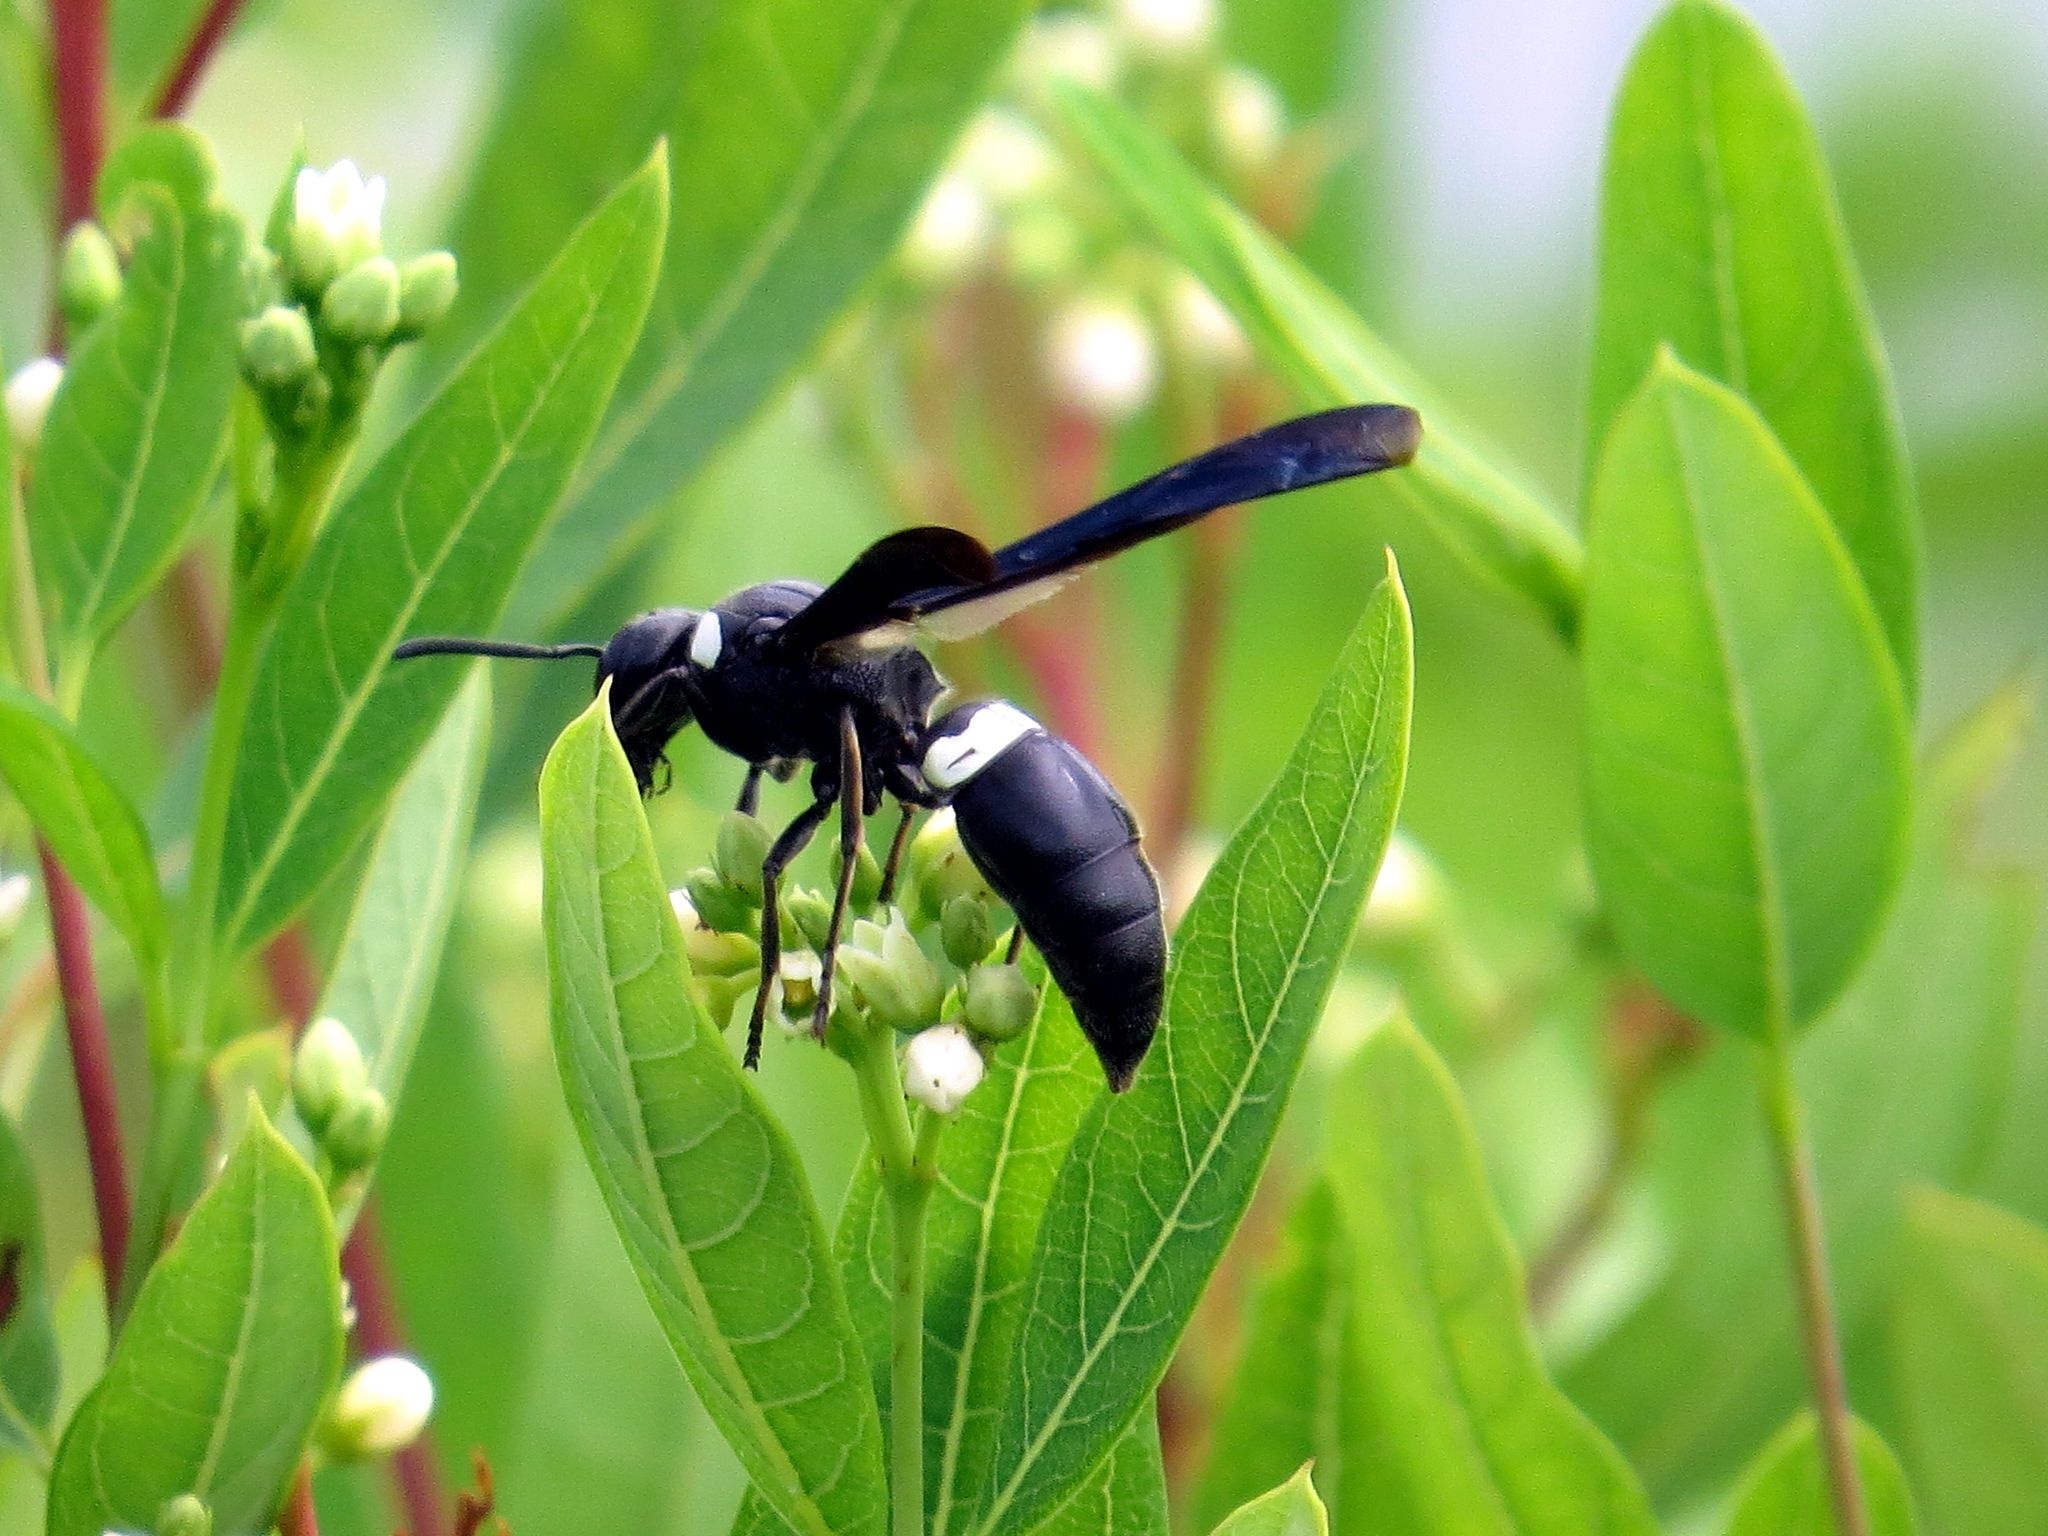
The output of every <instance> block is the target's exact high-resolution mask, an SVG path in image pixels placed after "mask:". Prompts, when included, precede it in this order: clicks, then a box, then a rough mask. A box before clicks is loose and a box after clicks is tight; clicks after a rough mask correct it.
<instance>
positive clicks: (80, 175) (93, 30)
mask: <svg viewBox="0 0 2048 1536" xmlns="http://www.w3.org/2000/svg"><path fill="white" fill-rule="evenodd" d="M50 62H51V66H52V72H53V74H54V80H53V82H52V83H53V86H54V95H55V106H56V118H57V168H58V175H57V229H58V232H59V236H60V237H61V235H62V233H63V231H65V230H68V229H69V228H70V227H71V226H72V225H73V224H76V223H77V222H78V221H79V220H80V219H89V218H91V217H92V207H93V197H92V189H93V183H94V182H95V181H97V180H98V179H99V174H100V157H101V155H102V154H104V153H105V151H106V98H107V7H106V0H54V3H53V4H52V5H51V7H50Z"/></svg>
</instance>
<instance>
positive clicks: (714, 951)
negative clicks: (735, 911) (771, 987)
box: [668, 891, 761, 977]
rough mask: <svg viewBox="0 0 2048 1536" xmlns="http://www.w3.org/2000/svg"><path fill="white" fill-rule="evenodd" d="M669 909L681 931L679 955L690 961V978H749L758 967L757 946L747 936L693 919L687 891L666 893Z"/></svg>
mask: <svg viewBox="0 0 2048 1536" xmlns="http://www.w3.org/2000/svg"><path fill="white" fill-rule="evenodd" d="M668 899H669V905H671V906H672V907H674V908H675V913H676V921H677V922H678V923H679V924H680V925H681V927H682V930H683V953H684V954H685V955H687V956H689V959H690V974H691V975H693V976H698V977H705V976H738V975H742V974H745V975H749V976H751V975H752V974H753V973H754V972H755V970H756V969H758V967H759V966H760V964H761V946H760V945H759V944H758V943H756V942H755V941H754V936H753V935H752V934H750V933H742V932H725V931H721V930H719V929H717V928H713V927H710V926H709V925H707V924H706V923H705V921H704V920H703V919H702V918H701V917H699V916H698V915H697V907H696V904H695V903H694V902H692V901H691V900H690V893H689V892H688V891H670V892H669V893H668Z"/></svg>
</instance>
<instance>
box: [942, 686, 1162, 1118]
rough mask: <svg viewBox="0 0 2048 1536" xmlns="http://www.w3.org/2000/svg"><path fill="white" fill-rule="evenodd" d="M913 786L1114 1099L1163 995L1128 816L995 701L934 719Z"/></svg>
mask: <svg viewBox="0 0 2048 1536" xmlns="http://www.w3.org/2000/svg"><path fill="white" fill-rule="evenodd" d="M925 741H926V746H925V754H924V763H923V772H924V778H925V782H926V783H927V784H929V785H930V786H931V787H932V788H933V789H934V790H936V791H938V792H939V793H940V794H941V795H943V796H945V797H946V798H947V802H948V803H949V804H950V805H951V806H952V808H953V814H954V816H955V818H956V820H957V822H958V824H959V829H960V841H961V843H962V844H963V845H964V846H965V847H966V849H967V855H968V857H969V858H971V859H973V860H974V864H975V867H976V868H977V869H979V870H980V871H981V873H982V876H983V877H984V878H985V879H986V880H987V881H988V883H989V886H990V887H991V888H992V889H993V890H994V891H995V893H996V894H997V895H998V896H1000V897H1002V898H1003V900H1004V901H1006V902H1008V903H1009V905H1010V910H1011V911H1013V912H1015V913H1016V914H1017V921H1018V922H1019V923H1020V924H1022V925H1023V928H1024V932H1025V933H1026V934H1028V935H1029V936H1030V939H1031V942H1032V943H1033V944H1035V945H1037V946H1038V951H1039V953H1040V954H1042V955H1043V956H1045V964H1046V969H1048V970H1049V971H1051V972H1052V976H1053V980H1055V981H1057V982H1058V983H1059V985H1060V990H1061V991H1062V992H1064V993H1065V994H1066V995H1067V1000H1068V1002H1070V1003H1072V1004H1073V1006H1074V1016H1075V1018H1076V1019H1078V1020H1079V1021H1080V1025H1081V1030H1082V1032H1083V1033H1084V1034H1085V1035H1087V1037H1088V1041H1089V1043H1090V1044H1091V1045H1093V1046H1094V1047H1095V1054H1096V1055H1097V1056H1098V1057H1099V1058H1101V1061H1102V1068H1103V1071H1104V1073H1105V1074H1106V1075H1107V1076H1108V1078H1109V1084H1110V1087H1112V1088H1114V1089H1116V1090H1118V1091H1119V1092H1120V1091H1122V1090H1123V1089H1124V1088H1127V1087H1129V1086H1130V1081H1131V1076H1132V1074H1133V1073H1135V1072H1136V1071H1137V1068H1138V1063H1139V1061H1141V1060H1142V1059H1143V1058H1144V1055H1145V1051H1146V1048H1147V1047H1148V1046H1149V1045H1150V1044H1151V1043H1152V1035H1153V1031H1154V1030H1155V1029H1156V1028H1157V1027H1158V1024H1159V1012H1160V1007H1161V1004H1162V1002H1163V1000H1164V996H1165V990H1166V924H1165V919H1164V917H1163V915H1162V913H1161V910H1160V900H1159V881H1158V879H1157V877H1156V876H1155V875H1154V874H1153V873H1152V866H1151V865H1150V864H1148V863H1147V862H1146V861H1145V855H1144V853H1143V851H1142V850H1141V849H1140V848H1139V846H1138V826H1137V823H1136V821H1135V820H1133V819H1132V816H1131V812H1130V808H1129V807H1128V806H1126V805H1125V804H1124V802H1123V798H1122V797H1121V796H1120V795H1118V794H1117V792H1116V790H1115V788H1114V787H1112V786H1111V784H1110V782H1109V781H1108V780H1107V779H1105V778H1104V777H1103V776H1102V774H1101V772H1100V771H1099V770H1098V769H1097V768H1096V767H1095V765H1094V764H1093V763H1091V762H1089V761H1088V760H1087V759H1086V758H1085V757H1083V756H1082V755H1081V754H1080V753H1079V752H1077V751H1076V750H1075V749H1074V748H1073V747H1072V746H1071V745H1069V744H1068V743H1067V742H1065V741H1062V740H1061V739H1060V738H1059V737H1057V736H1054V735H1053V734H1052V733H1051V732H1049V731H1047V730H1045V729H1044V728H1043V727H1042V726H1040V725H1039V724H1038V723H1037V722H1036V721H1034V720H1032V719H1031V717H1030V716H1028V715H1026V714H1025V713H1024V712H1023V711H1022V710H1020V709H1018V708H1017V707H1016V706H1014V705H1011V704H1006V703H1002V702H1001V701H992V702H987V703H977V704H965V705H962V706H961V707H960V708H958V709H955V710H952V711H950V712H949V713H947V714H946V715H944V716H943V717H941V718H940V719H939V720H938V721H936V722H934V724H933V725H932V727H931V729H930V731H929V733H928V734H927V736H926V738H925Z"/></svg>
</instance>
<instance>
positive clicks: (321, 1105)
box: [292, 1016, 370, 1137]
mask: <svg viewBox="0 0 2048 1536" xmlns="http://www.w3.org/2000/svg"><path fill="white" fill-rule="evenodd" d="M369 1085H370V1068H369V1064H368V1063H367V1062H365V1061H364V1060H363V1048H362V1047H361V1046H360V1045H358V1044H357V1043H356V1037H355V1036H354V1035H352V1034H350V1033H349V1029H348V1026H347V1025H346V1024H344V1023H342V1022H341V1020H339V1019H334V1018H327V1017H324V1016H323V1017H321V1018H317V1019H315V1020H314V1021H313V1022H312V1023H311V1024H308V1025H307V1026H306V1032H305V1033H304V1034H303V1035H301V1036H300V1037H299V1047H298V1049H297V1050H296V1051H294V1052H293V1053H292V1103H293V1104H294V1105H295V1106H296V1107H297V1109H298V1111H299V1118H300V1119H301V1120H303V1121H304V1122H305V1123H306V1129H307V1130H309V1131H311V1132H312V1133H313V1134H314V1136H316V1137H320V1136H324V1135H326V1133H327V1127H328V1126H329V1125H330V1124H331V1123H332V1122H333V1120H334V1117H335V1116H336V1115H337V1114H339V1113H340V1112H341V1110H342V1109H343V1108H345V1107H346V1106H347V1105H349V1104H351V1103H353V1102H354V1101H355V1100H356V1099H358V1098H360V1097H361V1096H362V1094H363V1092H364V1091H365V1090H366V1089H367V1088H368V1087H369Z"/></svg>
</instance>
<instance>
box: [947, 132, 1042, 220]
mask: <svg viewBox="0 0 2048 1536" xmlns="http://www.w3.org/2000/svg"><path fill="white" fill-rule="evenodd" d="M954 165H955V168H956V169H957V170H958V171H959V172H960V173H961V174H962V175H964V176H966V177H968V178H969V179H970V180H972V181H973V182H974V184H975V185H976V186H978V187H980V188H982V190H984V191H985V192H987V193H988V195H989V196H990V197H991V198H993V199H994V200H995V201H996V203H997V204H999V205H1001V206H1004V207H1010V206H1014V205H1015V204H1017V203H1022V202H1027V201H1029V200H1030V199H1032V198H1035V197H1042V196H1044V195H1045V194H1046V193H1047V192H1049V191H1051V189H1052V187H1053V185H1054V183H1055V182H1056V181H1057V180H1058V178H1059V169H1060V162H1059V156H1058V155H1056V154H1054V153H1053V148H1052V146H1051V145H1050V144H1048V143H1047V142H1046V141H1045V135H1044V134H1042V133H1040V132H1039V131H1038V130H1037V129H1036V128H1034V127H1032V126H1031V124H1029V123H1028V122H1026V121H1025V120H1024V119H1023V118H1022V117H1019V116H1018V115H1017V114H1016V113H1015V112H1012V111H1010V110H1009V109H1008V108H1006V107H989V108H986V109H985V110H984V111H982V112H981V113H980V114H979V115H978V116H976V118H975V119H974V121H973V122H972V123H971V124H969V125H968V129H967V133H966V136H965V137H964V138H963V139H962V140H961V141H960V150H959V153H958V155H957V156H956V157H955V159H954Z"/></svg>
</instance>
